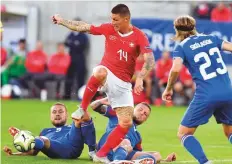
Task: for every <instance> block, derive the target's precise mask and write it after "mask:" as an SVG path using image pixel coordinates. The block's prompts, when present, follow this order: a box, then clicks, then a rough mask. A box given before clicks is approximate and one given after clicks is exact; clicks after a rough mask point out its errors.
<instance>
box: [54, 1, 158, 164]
mask: <svg viewBox="0 0 232 164" xmlns="http://www.w3.org/2000/svg"><path fill="white" fill-rule="evenodd" d="M130 17H131V15H130V10H129V8H128V7H127V6H126V5H124V4H118V5H116V6H115V7H113V9H112V10H111V23H104V24H101V25H100V26H94V25H91V24H88V23H85V22H82V21H71V20H66V19H63V18H62V17H61V16H59V15H54V16H53V17H52V21H53V23H54V24H58V25H62V26H64V27H67V28H69V29H71V30H74V31H78V32H88V33H90V34H92V35H104V36H105V39H106V41H105V53H104V57H103V59H102V61H101V63H100V65H98V66H97V67H95V68H94V70H93V75H92V76H91V77H90V79H89V81H88V83H87V86H86V89H85V92H84V97H83V100H82V103H81V106H80V108H79V109H78V110H76V111H75V112H74V113H73V114H72V118H74V119H81V118H82V119H83V118H85V117H87V112H86V111H87V107H88V105H89V103H90V101H91V99H92V98H93V96H94V95H95V93H96V92H97V90H98V88H102V89H103V90H104V91H105V92H106V94H107V96H108V98H109V101H110V104H111V106H112V108H113V109H114V110H115V111H116V114H117V117H118V119H119V124H118V126H117V127H116V128H115V129H114V130H113V131H112V132H111V134H110V135H109V137H108V139H107V142H106V143H105V145H104V146H103V147H102V148H101V149H100V150H99V151H98V152H97V154H96V156H95V157H96V158H95V159H94V161H98V162H107V158H106V155H107V154H108V152H109V151H110V150H111V149H113V148H114V147H116V146H117V145H118V144H119V143H120V142H121V139H123V138H124V137H125V135H126V134H127V132H128V130H129V129H130V127H131V125H132V122H133V121H132V116H133V107H134V103H133V96H132V85H131V83H130V80H131V78H132V76H133V74H134V70H135V62H136V58H137V57H138V56H139V55H140V54H143V56H144V60H145V62H144V65H143V67H142V69H141V72H140V73H139V75H138V77H137V79H136V83H135V87H134V91H135V93H136V94H140V92H141V91H142V90H143V79H144V78H145V77H146V75H147V74H148V73H149V71H150V70H151V69H152V68H153V66H154V56H153V53H152V49H151V48H150V47H149V42H148V39H147V37H146V35H145V34H144V33H143V32H142V31H141V30H140V29H138V28H136V27H135V26H133V25H132V24H131V23H130Z"/></svg>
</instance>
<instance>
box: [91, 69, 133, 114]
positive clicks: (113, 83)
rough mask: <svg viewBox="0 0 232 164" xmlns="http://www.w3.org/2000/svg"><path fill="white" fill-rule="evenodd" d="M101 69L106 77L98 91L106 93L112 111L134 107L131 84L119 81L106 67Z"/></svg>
mask: <svg viewBox="0 0 232 164" xmlns="http://www.w3.org/2000/svg"><path fill="white" fill-rule="evenodd" d="M102 67H104V68H105V69H106V70H107V73H108V75H107V79H106V82H105V84H104V86H103V87H101V88H100V90H101V91H103V92H105V93H106V95H107V97H108V99H109V102H110V105H111V107H112V108H113V109H114V108H117V107H127V106H131V107H134V100H133V95H132V85H131V83H129V82H125V81H123V80H121V79H119V78H118V77H117V76H115V75H114V74H113V73H112V72H111V71H110V70H109V69H108V68H107V67H105V66H102ZM94 69H95V68H94ZM94 69H93V71H94Z"/></svg>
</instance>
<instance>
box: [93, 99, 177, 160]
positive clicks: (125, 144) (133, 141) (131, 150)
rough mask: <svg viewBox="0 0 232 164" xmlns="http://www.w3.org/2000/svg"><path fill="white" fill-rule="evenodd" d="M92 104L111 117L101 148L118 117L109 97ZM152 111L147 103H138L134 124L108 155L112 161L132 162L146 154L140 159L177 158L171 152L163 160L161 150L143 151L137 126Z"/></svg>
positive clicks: (99, 144) (116, 123) (101, 112)
mask: <svg viewBox="0 0 232 164" xmlns="http://www.w3.org/2000/svg"><path fill="white" fill-rule="evenodd" d="M90 106H91V108H92V109H93V110H94V111H96V112H98V113H100V114H102V115H104V116H105V117H108V119H109V122H108V125H107V128H106V132H105V134H104V135H103V136H102V137H101V139H100V141H99V143H98V146H97V149H100V148H101V147H102V145H104V144H105V142H106V140H107V138H108V135H109V134H110V132H111V131H112V130H113V129H114V127H115V126H117V125H118V118H117V116H116V113H115V111H114V110H113V109H112V107H111V106H110V105H109V102H108V98H103V99H100V100H96V101H94V102H92V103H91V105H90ZM150 113H151V108H150V106H149V105H148V104H147V103H140V104H138V105H136V107H135V108H134V113H133V126H132V127H131V128H130V130H129V132H128V133H127V135H126V137H125V139H123V140H122V142H121V143H120V144H119V145H118V146H117V147H116V148H114V149H113V151H110V153H108V156H107V157H108V159H109V160H110V161H113V162H112V163H114V164H119V163H124V164H127V163H128V164H130V163H132V162H133V161H131V160H136V159H137V158H138V157H140V156H144V158H142V159H140V160H139V161H140V162H141V163H146V164H152V163H159V162H160V161H166V162H171V161H174V160H175V159H176V155H175V153H172V154H170V155H169V156H168V157H167V158H166V159H165V160H162V158H161V155H160V153H159V152H144V151H142V146H141V142H142V137H141V135H140V133H139V132H138V130H137V129H136V127H137V126H138V125H141V124H143V123H144V122H145V121H146V120H147V119H148V117H149V115H150ZM122 160H128V161H122ZM137 162H138V161H137Z"/></svg>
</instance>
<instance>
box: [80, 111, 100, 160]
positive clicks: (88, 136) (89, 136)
mask: <svg viewBox="0 0 232 164" xmlns="http://www.w3.org/2000/svg"><path fill="white" fill-rule="evenodd" d="M86 114H88V113H86ZM88 115H89V114H88ZM81 134H82V137H83V140H84V143H85V144H86V145H88V147H89V153H88V154H89V157H90V159H92V157H93V155H94V154H95V151H96V131H95V127H94V123H93V120H92V118H91V117H90V116H88V119H86V120H85V121H84V122H82V123H81Z"/></svg>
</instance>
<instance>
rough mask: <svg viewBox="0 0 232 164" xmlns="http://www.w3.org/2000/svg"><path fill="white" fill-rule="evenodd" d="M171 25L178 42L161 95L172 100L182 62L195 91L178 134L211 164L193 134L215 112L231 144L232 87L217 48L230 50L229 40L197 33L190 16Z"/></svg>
mask: <svg viewBox="0 0 232 164" xmlns="http://www.w3.org/2000/svg"><path fill="white" fill-rule="evenodd" d="M174 27H175V30H176V36H175V40H176V41H179V42H180V43H179V45H178V46H177V47H176V49H175V50H174V53H173V66H172V69H171V71H170V74H169V79H168V84H167V87H166V90H165V91H164V93H163V96H162V98H163V100H165V101H171V99H172V95H173V85H174V83H175V81H176V80H177V78H178V75H179V72H180V70H181V67H182V64H184V65H185V66H186V67H187V68H188V70H189V72H190V73H191V75H192V77H193V79H194V81H195V83H196V93H195V95H194V98H193V100H192V102H191V103H190V104H189V107H188V109H187V111H186V113H185V115H184V117H183V119H182V122H181V125H180V127H179V131H178V137H179V139H180V140H181V142H182V145H183V146H184V147H185V148H186V149H187V150H188V152H189V153H190V154H192V156H193V157H194V158H196V159H197V160H198V162H199V163H200V164H210V163H211V162H210V161H209V160H208V158H207V157H206V155H205V153H204V151H203V149H202V147H201V145H200V143H199V142H198V140H197V139H196V138H195V137H194V136H193V134H194V132H195V131H196V129H197V127H198V126H199V125H202V124H206V123H207V122H208V121H209V118H210V117H211V116H212V115H214V117H215V118H216V121H217V123H218V124H222V126H223V130H224V133H225V135H226V137H227V138H228V139H229V141H230V143H232V86H231V81H230V78H229V75H228V71H227V68H226V65H225V63H224V61H223V59H222V56H221V53H220V50H226V51H230V52H232V43H230V42H227V41H223V40H221V39H219V38H218V37H216V36H212V35H204V34H198V33H197V30H196V21H195V20H194V18H192V17H190V16H181V17H178V18H177V19H176V20H175V21H174Z"/></svg>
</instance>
